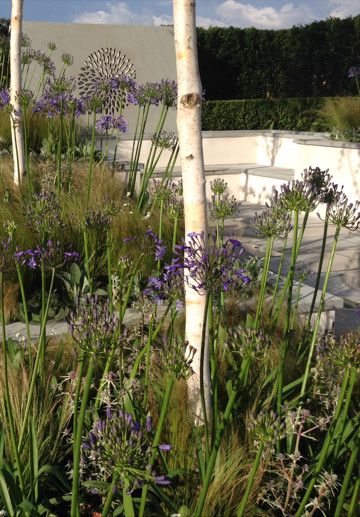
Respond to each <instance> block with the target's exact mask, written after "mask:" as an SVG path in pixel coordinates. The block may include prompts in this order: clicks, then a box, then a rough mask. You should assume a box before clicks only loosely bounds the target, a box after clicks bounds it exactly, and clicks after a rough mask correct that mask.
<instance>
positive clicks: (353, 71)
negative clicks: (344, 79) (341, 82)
mask: <svg viewBox="0 0 360 517" xmlns="http://www.w3.org/2000/svg"><path fill="white" fill-rule="evenodd" d="M348 77H350V78H351V77H356V78H357V77H360V66H351V67H350V68H349V71H348Z"/></svg>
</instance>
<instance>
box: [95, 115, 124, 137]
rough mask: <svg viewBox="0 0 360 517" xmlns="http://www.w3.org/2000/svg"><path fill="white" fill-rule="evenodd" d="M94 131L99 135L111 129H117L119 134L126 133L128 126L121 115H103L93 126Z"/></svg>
mask: <svg viewBox="0 0 360 517" xmlns="http://www.w3.org/2000/svg"><path fill="white" fill-rule="evenodd" d="M95 127H96V130H97V131H99V132H100V133H107V132H108V131H109V130H111V129H117V130H118V131H120V132H121V133H126V132H127V130H128V125H127V122H126V120H125V119H124V117H123V116H122V115H120V116H119V117H114V115H104V116H103V117H101V118H100V119H99V120H97V121H96V124H95Z"/></svg>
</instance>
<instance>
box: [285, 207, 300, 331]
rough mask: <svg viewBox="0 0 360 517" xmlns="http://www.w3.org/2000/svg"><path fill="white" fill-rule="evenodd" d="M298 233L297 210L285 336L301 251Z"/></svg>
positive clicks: (296, 212) (288, 326)
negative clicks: (297, 262) (296, 267)
mask: <svg viewBox="0 0 360 517" xmlns="http://www.w3.org/2000/svg"><path fill="white" fill-rule="evenodd" d="M298 232H299V212H298V211H297V210H295V211H294V234H293V238H294V242H293V247H292V253H291V263H290V271H289V288H288V297H287V308H286V319H285V329H284V335H285V334H286V333H287V332H288V330H289V328H290V318H291V306H292V295H293V286H294V276H295V266H296V259H297V256H298V253H299V251H298V250H299V248H298Z"/></svg>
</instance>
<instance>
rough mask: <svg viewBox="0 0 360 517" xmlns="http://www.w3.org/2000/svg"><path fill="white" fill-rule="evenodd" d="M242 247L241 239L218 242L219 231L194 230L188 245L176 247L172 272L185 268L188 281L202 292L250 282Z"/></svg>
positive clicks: (187, 241)
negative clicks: (243, 263) (217, 232)
mask: <svg viewBox="0 0 360 517" xmlns="http://www.w3.org/2000/svg"><path fill="white" fill-rule="evenodd" d="M241 253H242V247H241V244H240V242H239V241H238V240H236V239H228V240H227V241H226V242H225V243H223V244H218V243H217V239H216V234H215V233H213V234H212V235H211V236H210V238H208V236H207V235H205V233H204V232H200V233H196V232H193V233H190V234H188V236H187V239H186V241H185V243H184V244H182V245H177V246H176V258H175V259H174V260H173V262H172V264H171V265H170V266H169V267H168V268H169V270H170V271H175V270H176V269H180V270H181V269H182V270H183V271H184V278H185V280H186V282H187V284H188V285H189V286H190V287H192V288H193V289H195V290H196V291H197V292H198V293H200V294H205V293H206V292H213V291H218V290H223V291H229V290H230V289H233V288H237V287H240V286H243V285H244V284H248V283H249V282H250V278H249V276H248V275H247V274H246V272H245V271H244V269H243V268H241V267H240V264H239V258H240V255H241Z"/></svg>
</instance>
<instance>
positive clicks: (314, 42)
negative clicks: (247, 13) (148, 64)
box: [197, 16, 360, 100]
mask: <svg viewBox="0 0 360 517" xmlns="http://www.w3.org/2000/svg"><path fill="white" fill-rule="evenodd" d="M359 35H360V16H356V17H354V18H346V19H343V20H339V19H337V18H330V19H328V20H322V21H319V22H314V23H311V24H309V25H305V26H297V27H292V28H291V29H285V30H284V29H283V30H277V31H274V30H260V29H255V28H247V29H240V28H237V27H227V28H220V27H210V28H209V29H203V28H198V29H197V36H198V55H199V65H200V73H201V79H202V84H203V87H204V89H205V93H206V97H207V98H208V99H211V100H214V99H249V98H250V99H251V98H259V97H266V96H267V94H269V95H271V96H272V97H312V96H316V97H324V96H337V95H346V94H347V95H351V94H355V92H356V86H355V84H354V83H353V82H352V81H349V78H348V76H347V71H348V69H349V68H350V67H351V66H354V65H356V64H357V63H358V61H359V54H360V37H359Z"/></svg>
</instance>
